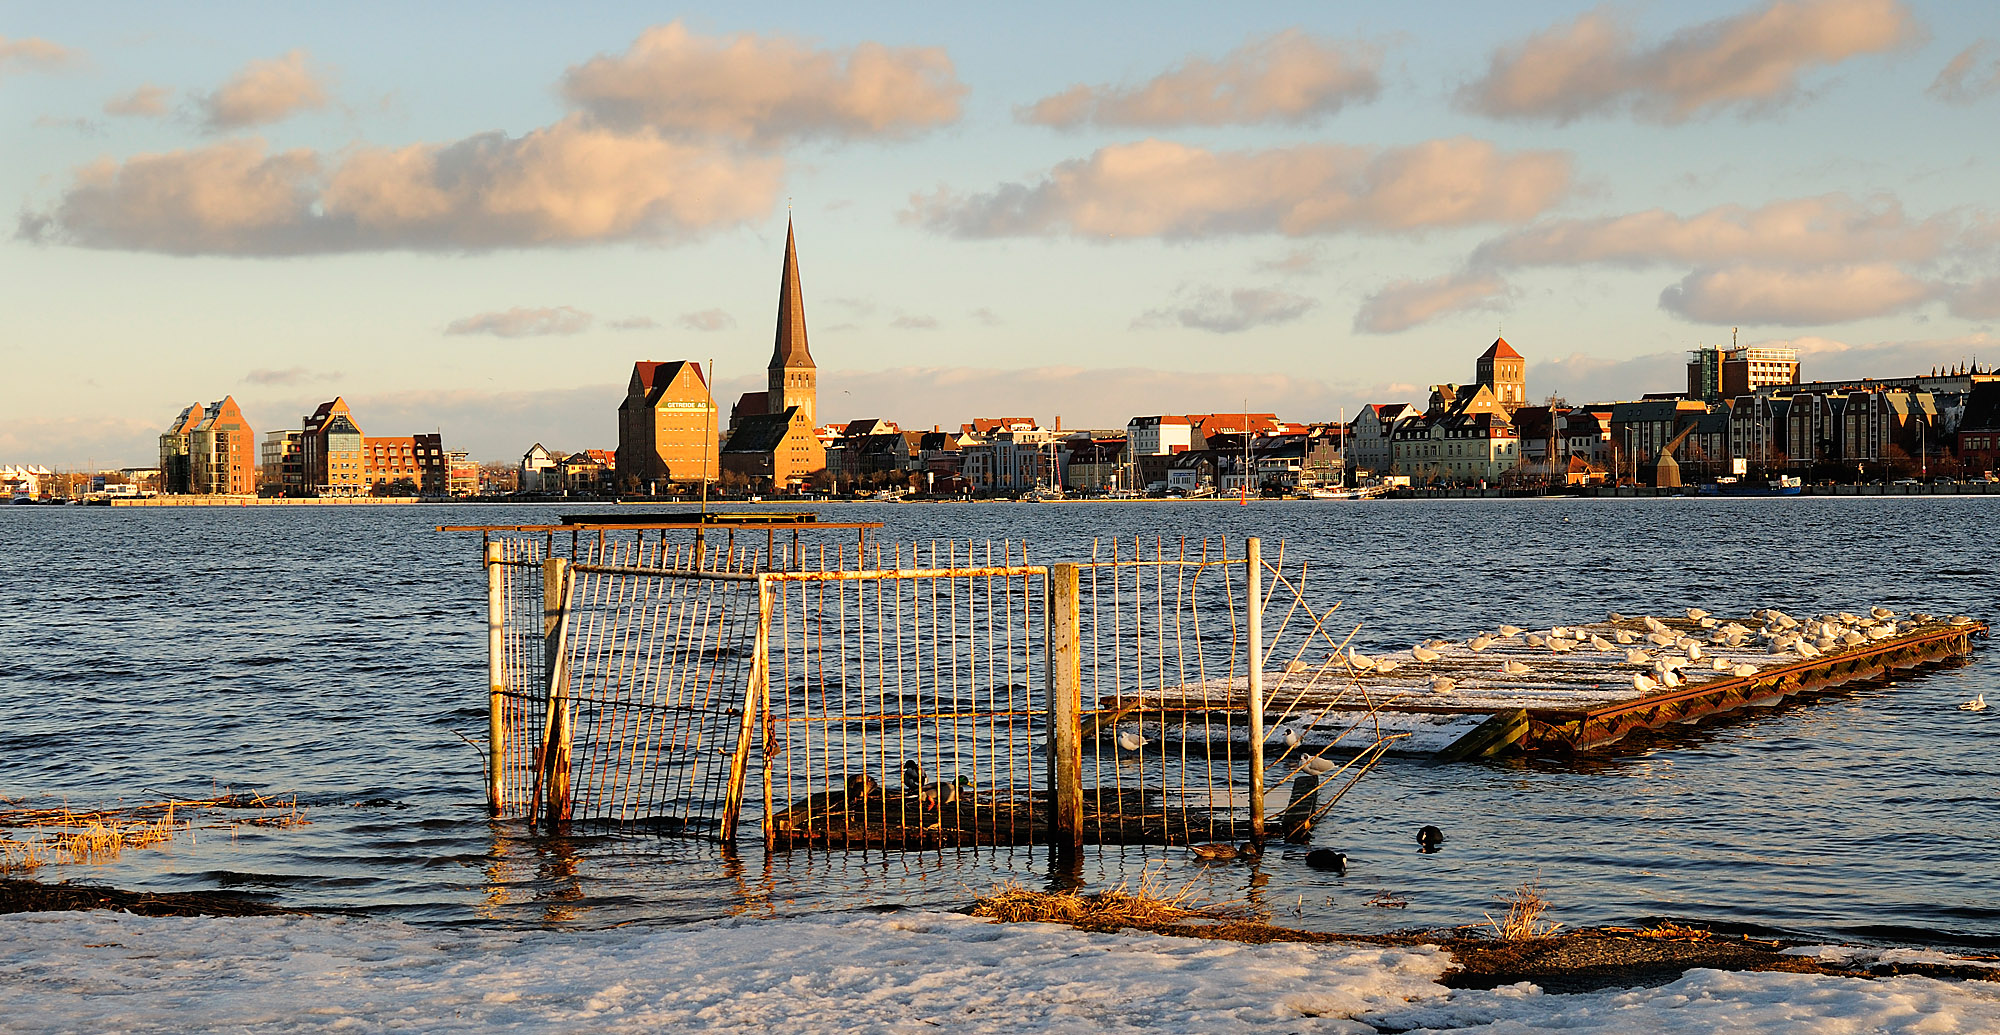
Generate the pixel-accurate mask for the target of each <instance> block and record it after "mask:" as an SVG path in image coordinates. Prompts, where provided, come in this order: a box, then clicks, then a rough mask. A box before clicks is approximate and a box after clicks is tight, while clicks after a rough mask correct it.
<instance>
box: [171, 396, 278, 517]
mask: <svg viewBox="0 0 2000 1035" xmlns="http://www.w3.org/2000/svg"><path fill="white" fill-rule="evenodd" d="M256 441H257V440H256V432H254V431H252V430H251V428H250V422H249V421H246V420H244V419H243V411H242V410H240V409H238V408H237V406H236V397H235V396H224V397H223V398H222V400H221V401H220V402H212V403H207V404H203V403H195V404H194V405H192V406H189V407H188V408H186V409H184V410H182V411H181V413H180V416H178V417H176V418H174V422H173V424H171V425H169V426H168V428H167V430H166V431H165V432H163V433H162V434H161V435H160V471H161V490H160V491H161V492H164V493H171V494H186V495H194V496H207V495H229V496H249V495H254V494H255V493H256V491H257V460H258V457H257V445H256Z"/></svg>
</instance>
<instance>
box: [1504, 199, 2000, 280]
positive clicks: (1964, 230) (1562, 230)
mask: <svg viewBox="0 0 2000 1035" xmlns="http://www.w3.org/2000/svg"><path fill="white" fill-rule="evenodd" d="M1974 229H1975V228H1971V227H1967V226H1964V225H1962V224H1960V223H1959V222H1957V221H1956V220H1954V219H1950V218H1946V217H1933V218H1930V219H1924V220H1917V219H1912V218H1911V217H1910V216H1909V215H1908V214H1907V213H1905V212H1904V211H1903V207H1902V204H1901V203H1900V202H1898V201H1897V200H1896V199H1895V198H1893V197H1888V196H1877V197H1872V198H1869V199H1867V200H1866V201H1859V200H1856V199H1854V198H1851V197H1848V196H1847V195H1845V194H1825V195H1820V196H1818V197H1810V198H1797V199H1788V200H1783V201H1773V202H1770V203H1768V204H1766V205H1763V206H1761V207H1758V208H1747V207H1745V206H1742V205H1718V206H1716V207H1715V208H1711V209H1709V210H1707V211H1705V212H1701V213H1698V214H1696V215H1693V216H1678V215H1675V214H1673V213H1671V212H1667V211H1665V210H1663V209H1649V210H1647V211H1645V212H1636V213H1632V214H1630V215H1623V216H1612V217H1605V218H1599V219H1564V220H1554V221H1549V222H1544V223H1539V224H1536V225H1534V226H1530V227H1526V228H1524V229H1521V230H1516V231H1512V232H1510V233H1507V234H1503V235H1502V236H1500V237H1498V238H1496V239H1494V240H1492V241H1488V242H1486V243H1485V244H1482V245H1480V246H1479V248H1478V249H1477V250H1476V251H1475V252H1474V254H1473V264H1474V265H1475V266H1544V265H1574V264H1582V263H1609V264H1614V265H1624V266H1646V265H1652V264H1656V263H1667V262H1692V263H1717V262H1726V261H1744V260H1759V261H1777V262H1806V263H1822V262H1852V261H1863V260H1877V261H1890V260H1897V261H1923V260H1927V259H1931V258H1934V257H1936V256H1937V255H1938V254H1939V253H1940V252H1942V251H1943V250H1944V249H1946V248H1947V247H1949V246H1952V245H1953V244H1954V243H1956V242H1958V241H1960V240H1961V239H1962V238H1963V237H1964V236H1965V235H1966V234H1968V233H1970V232H1973V230H1974Z"/></svg>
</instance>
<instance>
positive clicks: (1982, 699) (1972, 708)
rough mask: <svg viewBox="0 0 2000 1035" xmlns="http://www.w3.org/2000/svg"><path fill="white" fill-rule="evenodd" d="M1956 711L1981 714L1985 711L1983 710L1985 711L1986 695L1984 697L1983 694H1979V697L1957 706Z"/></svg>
mask: <svg viewBox="0 0 2000 1035" xmlns="http://www.w3.org/2000/svg"><path fill="white" fill-rule="evenodd" d="M1958 710H1959V711H1962V712H1983V711H1985V710H1986V695H1985V694H1980V695H1979V696H1977V697H1974V698H1973V699H1972V700H1970V701H1967V702H1965V703H1964V704H1961V705H1959V706H1958Z"/></svg>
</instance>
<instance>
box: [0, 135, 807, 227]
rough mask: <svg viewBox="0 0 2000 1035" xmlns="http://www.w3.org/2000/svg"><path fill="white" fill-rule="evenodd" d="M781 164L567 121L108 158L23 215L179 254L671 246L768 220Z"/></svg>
mask: <svg viewBox="0 0 2000 1035" xmlns="http://www.w3.org/2000/svg"><path fill="white" fill-rule="evenodd" d="M781 172H782V163H781V162H780V161H779V160H777V159H775V158H768V157H758V156H744V155H740V154H736V153H734V152H731V151H727V150H717V149H714V148H709V147H703V146H697V145H691V144H686V143H681V142H677V141H671V140H665V139H662V138H660V137H658V136H656V135H653V134H649V133H642V134H638V135H622V134H617V133H613V132H610V131H607V130H604V129H601V128H597V127H594V126H590V125H588V124H586V123H584V122H583V121H582V120H581V119H578V118H575V117H572V118H569V119H565V120H563V121H561V122H558V123H556V124H555V125H553V126H548V127H544V128H542V129H537V130H533V131H531V132H529V133H527V134H525V135H523V136H519V137H509V136H507V135H505V134H502V133H485V134H481V135H479V136H474V137H468V138H466V139H464V140H460V141H457V142H454V143H450V144H413V145H410V146H408V147H401V148H360V149H356V150H352V151H349V152H345V153H344V154H343V155H342V156H341V157H340V158H339V159H338V160H337V162H336V161H330V160H329V159H327V158H323V157H322V156H321V155H320V154H318V153H317V152H314V151H310V150H304V149H298V150H291V151H283V152H278V153H275V154H268V153H266V151H265V148H264V145H263V143H262V142H261V141H257V140H231V141H225V142H222V143H218V144H215V145H213V146H210V147H205V148H198V149H195V150H189V151H172V152H167V153H165V154H144V155H135V156H133V157H131V158H128V159H126V160H125V161H124V162H116V161H113V160H110V159H104V160H101V161H98V162H95V163H93V164H91V165H88V166H84V167H83V168H81V169H78V170H77V171H76V173H75V178H74V180H73V182H72V183H71V185H70V187H69V188H68V189H67V190H66V191H65V192H64V193H63V195H62V197H61V199H60V200H59V201H57V202H56V203H55V204H54V205H52V206H50V207H49V208H47V209H44V210H39V211H37V210H30V211H29V212H27V213H26V214H24V215H23V216H22V217H21V221H20V231H19V232H20V234H21V236H23V237H25V238H28V239H31V240H42V241H51V242H58V243H65V244H73V245H78V246H81V247H87V248H113V249H126V250H136V251H154V252H165V253H169V254H175V255H198V254H224V255H301V254H318V253H329V252H353V251H386V250H410V251H488V250H494V249H503V248H530V247H541V246H569V245H580V244H590V243H598V242H605V241H624V240H639V241H649V242H662V243H671V242H678V241H684V240H688V239H691V238H694V237H698V236H700V235H701V234H703V233H705V232H707V231H710V230H714V229H717V228H719V227H725V226H733V225H736V224H739V223H742V222H746V221H748V220H751V219H755V218H757V217H760V216H762V215H764V214H766V213H768V212H769V211H770V209H771V206H772V205H773V204H774V203H775V200H776V197H777V192H778V185H779V181H780V178H781Z"/></svg>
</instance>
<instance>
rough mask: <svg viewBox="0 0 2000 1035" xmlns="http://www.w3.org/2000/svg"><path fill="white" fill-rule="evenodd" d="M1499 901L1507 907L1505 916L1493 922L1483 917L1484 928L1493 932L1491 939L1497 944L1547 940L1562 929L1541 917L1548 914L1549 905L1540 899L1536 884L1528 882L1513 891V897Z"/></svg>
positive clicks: (1489, 914)
mask: <svg viewBox="0 0 2000 1035" xmlns="http://www.w3.org/2000/svg"><path fill="white" fill-rule="evenodd" d="M1503 901H1505V902H1506V903H1507V912H1505V913H1504V914H1502V915H1501V917H1500V919H1498V920H1495V919H1493V914H1491V913H1487V914H1485V915H1486V923H1487V925H1488V926H1490V927H1492V928H1493V933H1494V935H1495V936H1496V937H1498V938H1499V939H1500V940H1501V941H1505V942H1513V941H1522V940H1525V939H1529V938H1547V937H1549V936H1550V935H1552V934H1555V933H1556V932H1557V931H1559V930H1561V929H1562V924H1561V923H1559V922H1557V921H1554V920H1549V919H1545V918H1544V915H1543V914H1545V913H1547V912H1548V910H1549V901H1548V899H1545V898H1543V897H1542V885H1541V881H1539V880H1531V881H1529V882H1528V883H1526V884H1523V885H1521V886H1520V887H1518V888H1515V889H1514V894H1513V896H1512V897H1510V898H1507V899H1503Z"/></svg>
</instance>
